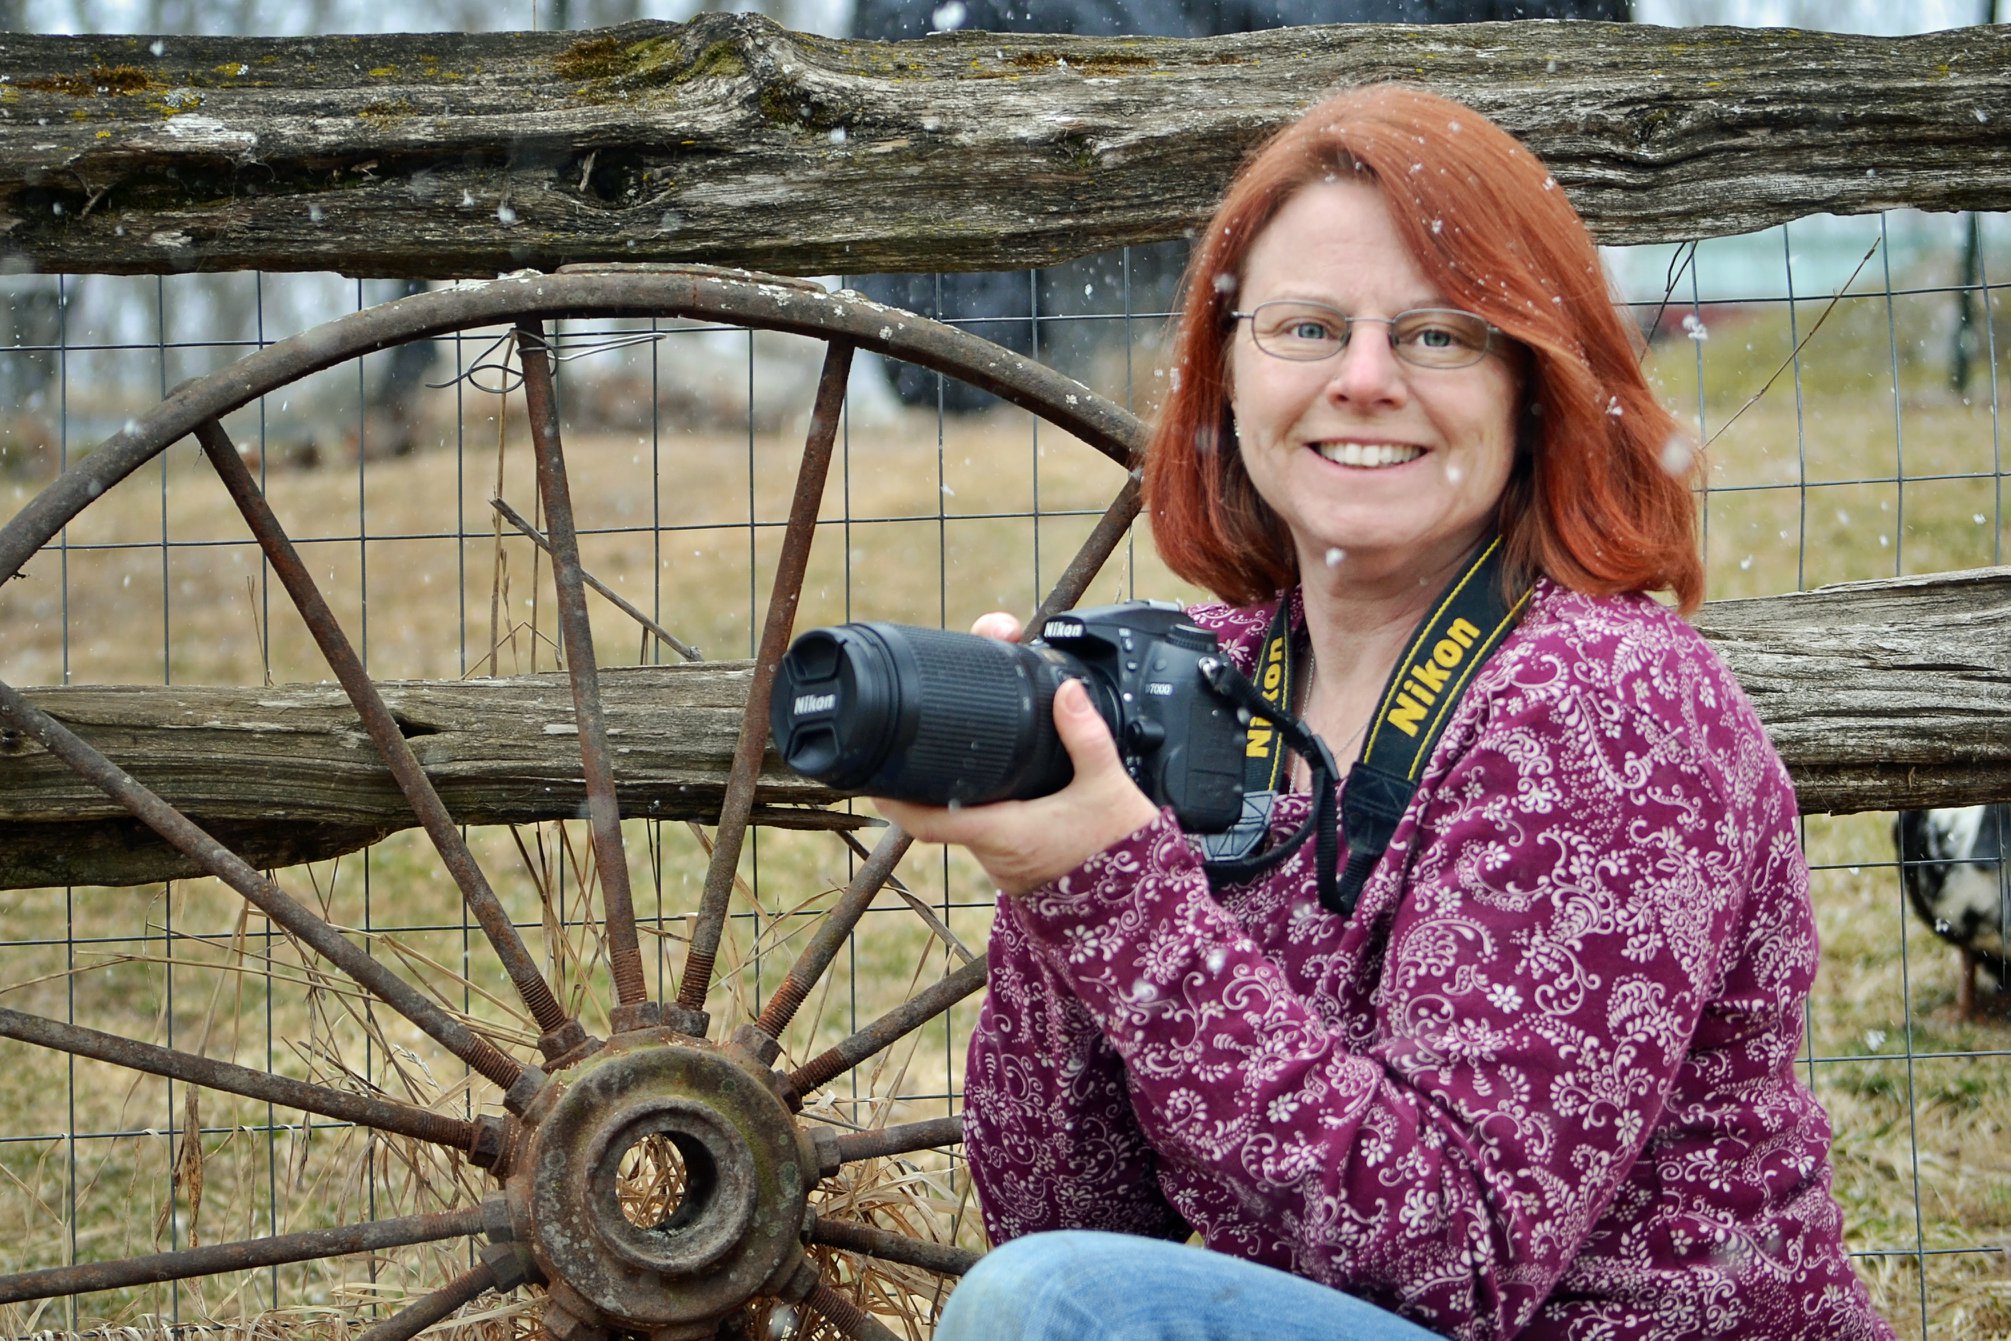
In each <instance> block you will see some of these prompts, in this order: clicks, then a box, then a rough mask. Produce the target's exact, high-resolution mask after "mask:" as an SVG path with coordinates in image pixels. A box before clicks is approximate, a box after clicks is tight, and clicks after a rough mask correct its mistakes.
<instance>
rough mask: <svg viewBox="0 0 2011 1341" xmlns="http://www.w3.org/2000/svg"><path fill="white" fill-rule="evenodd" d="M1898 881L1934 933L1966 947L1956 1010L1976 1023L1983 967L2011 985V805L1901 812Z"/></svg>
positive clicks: (1896, 831)
mask: <svg viewBox="0 0 2011 1341" xmlns="http://www.w3.org/2000/svg"><path fill="white" fill-rule="evenodd" d="M1892 827H1893V837H1894V838H1895V839H1896V840H1897V841H1898V843H1899V861H1900V866H1899V879H1900V883H1901V884H1902V885H1904V886H1905V887H1906V897H1907V901H1908V902H1910V903H1912V904H1913V909H1914V911H1915V912H1917V913H1919V914H1920V916H1921V919H1922V920H1923V921H1925V922H1926V923H1927V925H1928V926H1930V927H1932V928H1934V934H1935V935H1937V936H1939V937H1941V938H1942V939H1943V940H1945V941H1948V942H1950V943H1952V944H1954V945H1957V946H1960V947H1961V949H1962V978H1961V980H1960V982H1959V983H1958V984H1957V986H1956V993H1955V1009H1956V1013H1957V1014H1959V1015H1960V1016H1961V1017H1962V1018H1963V1019H1964V1020H1969V1019H1973V1018H1975V1013H1976V970H1977V968H1978V967H1981V968H1982V969H1984V971H1986V972H1987V973H1989V974H1990V975H1991V977H1993V978H1994V979H1996V982H1997V985H1998V987H1999V988H2000V989H2003V988H2004V987H2006V986H2007V982H2011V964H2007V962H2006V958H2005V947H2004V928H2005V923H2006V922H2007V921H2011V864H2007V863H2006V861H2005V852H2006V850H2007V849H2011V804H2005V803H2000V804H1997V805H1988V806H1960V807H1952V808H1949V809H1945V810H1902V811H1901V812H1900V813H1899V818H1898V819H1896V820H1895V821H1893V826H1892Z"/></svg>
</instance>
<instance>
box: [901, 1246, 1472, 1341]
mask: <svg viewBox="0 0 2011 1341" xmlns="http://www.w3.org/2000/svg"><path fill="white" fill-rule="evenodd" d="M1435 1335H1436V1333H1433V1332H1428V1331H1426V1330H1424V1329H1423V1328H1422V1327H1419V1326H1418V1325H1417V1324H1416V1323H1412V1322H1406V1321H1404V1320H1403V1319H1402V1318H1399V1317H1398V1316H1397V1315H1396V1314H1394V1313H1386V1312H1384V1311H1383V1310H1382V1309H1379V1308H1377V1307H1376V1306H1375V1305H1374V1304H1367V1303H1363V1302H1362V1301H1361V1300H1359V1299H1356V1298H1355V1297H1354V1296H1352V1295H1347V1294H1342V1293H1341V1292H1340V1291H1339V1290H1330V1289H1328V1288H1327V1287H1326V1286H1324V1285H1319V1284H1315V1283H1314V1282H1312V1281H1309V1280H1306V1279H1305V1278H1304V1277H1301V1276H1293V1275H1290V1274H1288V1273H1286V1272H1283V1271H1278V1270H1274V1269H1273V1268H1271V1267H1267V1266H1259V1265H1257V1264H1256V1263H1255V1262H1246V1261H1243V1260H1242V1259H1241V1258H1237V1257H1227V1256H1224V1255H1223V1254H1221V1253H1213V1252H1209V1251H1208V1250H1207V1249H1205V1248H1190V1247H1188V1246H1187V1245H1185V1244H1180V1243H1167V1242H1164V1241H1163V1240H1160V1239H1146V1238H1137V1237H1134V1236H1132V1235H1130V1234H1107V1233H1103V1232H1100V1231H1096V1230H1087V1229H1068V1230H1060V1231H1057V1232H1055V1233H1051V1234H1029V1235H1028V1236H1026V1237H1025V1238H1021V1239H1014V1240H1013V1241H1012V1242H1010V1243H1007V1244H1005V1245H1003V1246H1001V1247H999V1248H995V1249H993V1250H992V1251H991V1252H990V1253H988V1254H986V1255H985V1257H984V1258H983V1259H982V1260H980V1261H979V1262H978V1264H977V1266H976V1267H975V1268H973V1269H972V1271H971V1273H970V1274H969V1275H968V1276H965V1277H964V1279H963V1283H962V1284H960V1285H958V1286H957V1288H956V1291H955V1293H953V1294H951V1296H950V1302H949V1305H948V1307H946V1308H945V1309H944V1310H943V1316H942V1321H941V1322H939V1323H938V1324H937V1325H936V1341H1299V1338H1303V1339H1304V1341H1431V1338H1433V1337H1434V1336H1435Z"/></svg>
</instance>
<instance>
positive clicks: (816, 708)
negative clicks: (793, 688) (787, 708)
mask: <svg viewBox="0 0 2011 1341" xmlns="http://www.w3.org/2000/svg"><path fill="white" fill-rule="evenodd" d="M837 706H838V696H837V695H836V694H798V695H797V696H796V715H797V716H798V717H801V716H802V715H803V714H804V713H806V712H829V711H831V709H833V708H835V707H837Z"/></svg>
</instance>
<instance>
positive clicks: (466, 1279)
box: [357, 1262, 496, 1341]
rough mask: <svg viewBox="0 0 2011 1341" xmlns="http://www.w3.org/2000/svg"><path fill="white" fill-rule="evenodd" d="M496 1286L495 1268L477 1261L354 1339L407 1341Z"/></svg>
mask: <svg viewBox="0 0 2011 1341" xmlns="http://www.w3.org/2000/svg"><path fill="white" fill-rule="evenodd" d="M495 1288H496V1272H495V1269H494V1268H493V1267H491V1266H490V1265H489V1263H487V1262H477V1263H476V1264H475V1265H474V1266H471V1267H469V1268H468V1269H467V1270H466V1271H463V1272H462V1273H461V1274H460V1275H458V1276H456V1277H454V1279H452V1280H450V1281H448V1282H447V1283H446V1284H445V1285H442V1286H441V1287H440V1288H439V1289H437V1290H435V1291H433V1293H431V1294H429V1295H427V1296H425V1297H424V1298H423V1299H415V1300H414V1301H412V1302H411V1303H409V1304H407V1305H406V1306H405V1307H404V1308H401V1309H399V1310H398V1311H397V1312H396V1313H394V1314H392V1315H391V1316H390V1317H388V1318H386V1319H385V1320H384V1321H382V1322H380V1323H378V1324H377V1325H376V1326H375V1327H372V1328H371V1329H370V1330H369V1331H367V1332H365V1333H363V1335H362V1336H360V1337H358V1338H357V1341H408V1338H411V1337H415V1336H417V1335H419V1333H421V1332H423V1331H425V1330H426V1329H427V1328H428V1327H431V1326H432V1325H433V1324H434V1323H436V1322H444V1321H446V1320H447V1319H448V1318H450V1317H452V1316H453V1315H454V1314H455V1313H456V1312H457V1311H458V1310H460V1309H461V1308H462V1307H463V1306H464V1305H467V1304H472V1303H474V1302H475V1300H477V1299H479V1298H481V1296H482V1293H483V1292H484V1291H486V1290H493V1289H495Z"/></svg>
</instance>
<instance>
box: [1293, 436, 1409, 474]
mask: <svg viewBox="0 0 2011 1341" xmlns="http://www.w3.org/2000/svg"><path fill="white" fill-rule="evenodd" d="M1313 450H1314V451H1316V452H1318V453H1319V454H1320V455H1321V456H1323V457H1325V458H1326V459H1327V460H1329V461H1332V462H1333V463H1334V464H1335V465H1340V466H1367V467H1370V468H1371V469H1373V468H1375V467H1378V466H1400V465H1403V464H1404V463H1405V462H1408V461H1415V460H1417V459H1418V458H1419V457H1420V456H1423V455H1424V448H1422V447H1410V446H1404V445H1400V444H1397V443H1393V442H1316V443H1314V444H1313Z"/></svg>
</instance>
